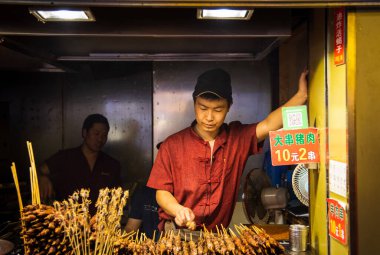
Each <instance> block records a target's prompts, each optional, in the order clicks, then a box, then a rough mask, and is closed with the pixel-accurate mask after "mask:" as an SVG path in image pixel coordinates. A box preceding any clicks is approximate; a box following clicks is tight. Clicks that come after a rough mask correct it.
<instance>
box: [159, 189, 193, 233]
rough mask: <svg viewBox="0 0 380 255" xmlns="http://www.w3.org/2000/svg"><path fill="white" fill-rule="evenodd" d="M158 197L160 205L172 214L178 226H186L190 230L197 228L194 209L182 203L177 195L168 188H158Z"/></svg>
mask: <svg viewBox="0 0 380 255" xmlns="http://www.w3.org/2000/svg"><path fill="white" fill-rule="evenodd" d="M156 199H157V203H158V205H159V206H160V207H161V208H162V209H163V210H164V211H165V212H166V213H167V214H169V215H170V216H172V217H174V221H175V223H176V224H177V225H178V226H181V227H184V226H186V227H187V228H188V229H190V230H195V228H196V224H195V221H194V219H195V215H194V213H193V211H192V210H191V209H190V208H188V207H184V206H182V205H180V204H179V203H178V202H177V200H176V199H175V197H174V196H173V195H172V194H171V193H170V192H168V191H166V190H157V192H156Z"/></svg>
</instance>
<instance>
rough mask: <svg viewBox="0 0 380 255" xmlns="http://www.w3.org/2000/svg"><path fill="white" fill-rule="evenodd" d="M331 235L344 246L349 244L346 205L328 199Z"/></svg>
mask: <svg viewBox="0 0 380 255" xmlns="http://www.w3.org/2000/svg"><path fill="white" fill-rule="evenodd" d="M327 204H328V218H329V234H330V236H331V237H333V238H335V239H336V240H338V241H339V242H341V243H342V244H347V231H346V223H347V222H346V219H347V213H346V204H345V203H343V202H340V201H338V200H335V199H332V198H327Z"/></svg>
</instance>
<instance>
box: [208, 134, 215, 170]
mask: <svg viewBox="0 0 380 255" xmlns="http://www.w3.org/2000/svg"><path fill="white" fill-rule="evenodd" d="M208 143H209V144H210V148H211V161H210V162H211V165H212V153H213V151H214V144H215V139H214V140H212V141H209V142H208Z"/></svg>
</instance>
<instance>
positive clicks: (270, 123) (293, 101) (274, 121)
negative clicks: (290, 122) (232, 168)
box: [256, 70, 309, 142]
mask: <svg viewBox="0 0 380 255" xmlns="http://www.w3.org/2000/svg"><path fill="white" fill-rule="evenodd" d="M308 73H309V71H307V70H305V71H303V72H302V73H301V75H300V78H299V81H298V91H297V93H296V94H295V95H294V96H293V97H292V98H290V99H289V101H287V102H286V103H285V104H284V105H282V106H281V107H279V108H277V109H276V110H274V111H273V112H271V113H270V114H269V115H268V116H267V117H266V118H265V119H264V120H263V121H261V122H259V124H257V127H256V136H257V139H258V141H259V142H260V141H263V140H264V139H265V138H266V137H267V136H268V135H269V131H274V130H277V129H280V128H281V127H282V110H281V108H282V107H288V106H297V105H303V104H304V103H305V102H306V100H307V81H306V76H307V74H308Z"/></svg>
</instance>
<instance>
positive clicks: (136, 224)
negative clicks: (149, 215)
mask: <svg viewBox="0 0 380 255" xmlns="http://www.w3.org/2000/svg"><path fill="white" fill-rule="evenodd" d="M141 223H142V220H140V219H133V218H129V219H128V221H127V225H125V231H126V232H128V233H129V232H132V231H134V232H136V231H137V230H138V229H139V228H140V226H141Z"/></svg>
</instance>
